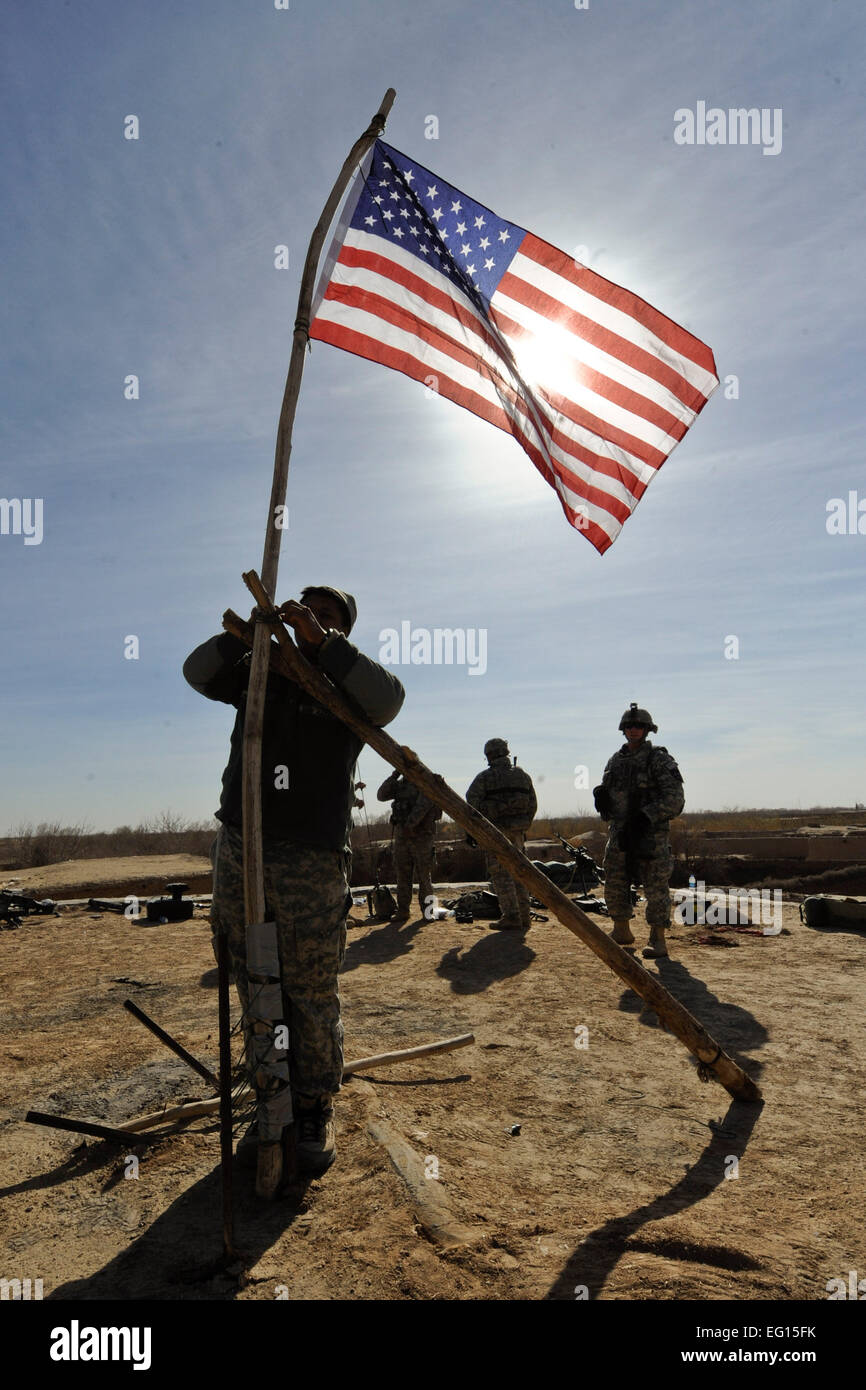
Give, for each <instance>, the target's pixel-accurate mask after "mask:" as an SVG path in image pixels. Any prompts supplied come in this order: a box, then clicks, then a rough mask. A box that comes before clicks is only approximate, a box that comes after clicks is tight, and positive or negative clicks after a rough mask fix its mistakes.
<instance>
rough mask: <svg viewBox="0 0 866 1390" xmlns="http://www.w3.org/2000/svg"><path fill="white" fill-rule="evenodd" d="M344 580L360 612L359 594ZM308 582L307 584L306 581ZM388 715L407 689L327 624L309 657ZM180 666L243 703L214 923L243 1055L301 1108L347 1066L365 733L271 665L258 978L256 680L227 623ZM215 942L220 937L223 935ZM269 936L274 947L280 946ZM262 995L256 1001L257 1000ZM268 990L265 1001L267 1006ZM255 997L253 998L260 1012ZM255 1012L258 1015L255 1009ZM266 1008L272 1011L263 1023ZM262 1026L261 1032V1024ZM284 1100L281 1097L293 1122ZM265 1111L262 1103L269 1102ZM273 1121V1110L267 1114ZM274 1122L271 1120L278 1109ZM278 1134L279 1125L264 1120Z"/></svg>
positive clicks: (377, 713) (268, 1091) (207, 688)
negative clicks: (248, 903) (251, 879)
mask: <svg viewBox="0 0 866 1390" xmlns="http://www.w3.org/2000/svg"><path fill="white" fill-rule="evenodd" d="M324 591H325V592H326V593H331V594H336V595H337V596H338V597H339V599H340V601H341V604H342V606H343V607H344V608H345V610H346V615H347V628H348V629H350V628H351V626H352V623H353V622H354V618H355V601H354V599H353V598H352V596H351V595H346V594H343V593H342V592H341V591H339V590H331V589H330V588H328V587H327V586H324ZM308 592H310V591H309V590H305V591H304V594H303V595H302V600H303V599H304V597H305V595H306V594H307V593H308ZM310 659H311V660H313V661H314V664H316V665H318V666H319V667H320V668H321V670H322V671H323V672H324V673H325V675H326V676H328V677H329V678H330V679H331V681H332V682H333V683H334V684H335V685H336V686H338V687H340V688H341V689H342V690H343V691H345V693H346V694H347V695H349V696H350V697H351V698H352V699H353V700H354V702H355V704H356V705H358V706H359V707H360V709H361V710H362V711H363V713H364V714H365V715H366V716H367V718H368V719H369V720H370V721H371V722H372V723H374V724H376V725H379V726H380V727H381V726H383V725H385V724H388V723H390V721H391V720H392V719H393V718H394V717H395V715H396V714H397V712H398V711H399V709H400V707H401V705H402V703H403V699H404V691H403V687H402V685H401V684H400V682H399V681H398V680H397V678H396V677H395V676H393V675H392V674H391V673H390V672H389V671H386V670H385V669H384V668H383V667H381V666H378V665H377V664H376V663H375V662H373V661H371V660H370V658H369V657H366V656H364V655H363V654H362V653H361V652H359V651H358V649H357V647H354V646H353V645H352V643H351V642H349V640H348V638H347V636H346V633H345V632H341V631H338V630H337V629H336V628H332V629H330V630H329V632H328V634H327V636H326V638H325V640H324V641H323V642H322V643H321V645H320V646H319V647H318V648H317V649H316V651H315V653H314V655H313V656H312V657H311V658H310ZM184 676H185V678H186V679H187V681H188V682H189V684H190V685H191V686H192V687H193V689H195V690H197V691H199V693H200V694H202V695H205V696H206V697H207V698H208V699H212V700H220V701H222V702H223V703H225V704H231V705H234V706H235V707H236V709H237V715H236V718H235V725H234V729H233V732H232V739H231V750H230V755H229V762H228V765H227V767H226V769H225V772H224V774H223V791H222V799H221V802H220V809H219V810H218V812H217V817H218V819H219V820H220V821H221V822H222V824H221V827H220V830H219V833H218V835H217V839H216V841H215V843H214V845H213V848H212V851H211V856H212V862H213V867H214V889H213V907H212V913H211V925H212V928H213V930H214V932H215V933H216V932H217V931H218V930H221V929H223V930H225V932H226V937H227V942H228V949H229V959H230V966H231V970H232V974H233V977H234V979H235V981H236V983H237V988H238V994H239V996H240V1000H241V1004H242V1006H243V1008H244V1011H245V1037H246V1041H247V1058H248V1062H249V1064H250V1070H251V1072H252V1073H253V1076H252V1077H251V1080H254V1081H255V1084H256V1086H257V1090H258V1096H259V1100H260V1101H261V1099H262V1096H263V1095H265V1096H268V1097H272V1096H273V1095H274V1094H275V1088H276V1082H277V1078H286V1077H287V1073H288V1079H290V1080H291V1089H290V1090H289V1089H288V1088H287V1086H286V1080H285V1079H283V1080H281V1083H280V1084H281V1088H282V1089H281V1092H280V1095H281V1094H282V1091H285V1092H286V1097H285V1098H286V1101H288V1100H289V1098H290V1097H291V1095H292V1094H294V1096H295V1097H297V1098H299V1099H300V1101H301V1106H302V1108H304V1107H306V1106H307V1105H309V1104H310V1103H312V1104H321V1105H323V1106H324V1105H326V1104H328V1103H329V1102H330V1097H331V1096H332V1095H333V1094H334V1093H335V1092H336V1091H338V1090H339V1088H340V1082H341V1078H342V1072H343V1057H342V1041H343V1029H342V1024H341V1022H340V997H339V992H338V988H337V973H338V971H339V969H340V965H341V963H342V960H343V953H344V951H345V945H346V917H347V914H348V911H349V907H350V905H351V894H350V892H349V889H348V879H349V867H350V864H351V854H350V851H349V831H350V828H351V809H352V805H353V803H354V790H353V783H354V767H355V762H356V759H357V756H358V753H359V751H360V749H361V748H362V747H363V741H362V740H361V739H360V738H359V737H358V736H357V735H356V734H354V733H353V732H352V731H351V730H350V729H349V728H348V727H347V726H346V725H345V724H343V723H342V721H341V720H339V719H337V718H336V717H335V716H334V715H332V714H331V713H330V711H328V710H327V709H325V708H324V707H323V706H322V705H320V704H319V703H318V701H316V700H315V699H313V698H312V697H311V696H310V695H308V694H307V693H306V692H305V691H304V690H303V688H302V687H301V686H299V685H297V684H296V683H295V682H294V681H292V680H290V679H288V678H287V677H284V676H282V675H281V674H279V673H277V672H274V671H271V672H270V673H269V674H268V680H267V688H266V699H265V712H264V729H263V735H262V831H263V835H262V854H263V861H264V888H265V902H266V915H267V918H268V920H269V921H272V922H274V923H275V932H274V931H272V932H271V933H270V938H269V939H270V942H271V943H274V938H275V947H276V956H277V960H275V961H274V962H273V964H274V969H273V970H268V971H267V972H266V973H265V976H260V978H269V979H273V981H274V983H273V984H272V985H264V986H261V985H259V984H257V983H252V984H251V981H250V978H249V976H250V975H256V974H257V972H256V971H255V970H253V968H252V967H250V968H249V970H248V967H247V957H248V954H249V952H250V949H251V945H250V941H251V938H250V934H251V933H255V932H256V931H257V930H258V924H253V925H250V924H249V923H246V921H245V918H246V913H245V905H244V891H243V859H242V844H243V839H242V827H241V809H242V762H243V759H242V744H243V729H244V717H245V710H246V696H247V685H248V681H249V649H248V648H247V647H246V646H245V644H244V643H242V642H240V641H239V640H238V639H237V638H235V637H232V636H231V635H230V634H228V633H221V634H219V635H218V636H217V637H212V638H210V639H209V640H208V641H206V642H204V643H202V645H201V646H200V647H197V648H196V650H195V651H194V652H193V653H192V654H191V655H190V656H189V657H188V658H187V660H186V662H185V664H184ZM214 944H216V943H214ZM272 950H273V947H272ZM257 998H258V1000H259V1003H258V1005H257V1004H256V1000H257ZM265 1003H267V1007H265ZM280 1007H282V1022H284V1023H285V1024H287V1025H288V1029H289V1063H288V1068H287V1066H286V1060H285V1059H286V1054H285V1052H282V1054H281V1056H280V1054H279V1052H278V1049H277V1046H276V1044H275V1042H274V1036H275V1029H276V1027H277V1026H278V1025H279V1022H280V1019H279V1013H280ZM257 1009H258V1012H257ZM250 1013H251V1014H252V1015H253V1017H254V1018H256V1019H258V1020H259V1021H258V1022H256V1024H255V1026H254V1027H253V1025H252V1023H251V1020H250V1018H249V1017H248V1015H249V1014H250ZM262 1020H264V1021H265V1022H264V1024H263V1023H262ZM254 1033H255V1034H257V1037H256V1040H255V1041H254V1040H253V1035H254ZM287 1111H288V1106H287V1105H276V1106H275V1108H274V1114H275V1115H276V1114H277V1112H279V1114H280V1115H282V1116H285V1122H286V1123H288V1121H289V1119H290V1118H291V1113H290V1111H288V1114H287ZM259 1113H260V1116H261V1113H262V1112H261V1108H260V1112H259ZM269 1123H270V1122H269ZM275 1123H276V1121H275ZM261 1137H262V1138H264V1139H266V1140H268V1141H270V1140H271V1139H273V1138H274V1137H275V1136H273V1135H271V1134H270V1133H267V1134H264V1133H262V1134H261Z"/></svg>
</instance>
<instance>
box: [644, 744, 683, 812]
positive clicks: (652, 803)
mask: <svg viewBox="0 0 866 1390" xmlns="http://www.w3.org/2000/svg"><path fill="white" fill-rule="evenodd" d="M651 774H652V776H651V780H652V784H653V790H654V792H655V795H654V796H653V797H652V798H651V800H649V801H647V802H646V803H645V804H644V805H643V807H642V808H641V809H642V811H643V813H644V815H645V816H647V817H648V819H649V820H650V821H651V822H652V824H653V825H657V824H658V823H659V822H660V821H668V820H673V818H674V816H678V815H679V814H680V812H681V811H682V809H683V806H684V805H685V794H684V792H683V779H682V776H681V774H680V770H679V768H678V767H677V765H676V763H675V762H674V759H673V758H672V757H671V755H670V753H667V752H664V751H662V750H661V749H659V750H658V752H656V753H654V755H653V761H652V769H651Z"/></svg>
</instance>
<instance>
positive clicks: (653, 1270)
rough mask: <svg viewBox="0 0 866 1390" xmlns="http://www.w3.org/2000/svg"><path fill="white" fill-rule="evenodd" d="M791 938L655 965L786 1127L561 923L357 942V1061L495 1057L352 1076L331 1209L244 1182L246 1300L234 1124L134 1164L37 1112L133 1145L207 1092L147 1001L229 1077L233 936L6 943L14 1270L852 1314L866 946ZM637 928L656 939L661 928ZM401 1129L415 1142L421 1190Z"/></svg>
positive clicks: (101, 1291) (107, 919) (106, 927)
mask: <svg viewBox="0 0 866 1390" xmlns="http://www.w3.org/2000/svg"><path fill="white" fill-rule="evenodd" d="M162 881H164V879H163V880H162ZM101 891H102V892H103V893H105V894H106V895H107V894H108V892H109V886H105V885H104V886H103V888H102V890H101ZM113 891H115V892H119V891H121V890H119V889H117V888H115V889H114V890H113ZM356 911H357V912H360V909H356ZM599 920H601V921H604V920H605V919H599ZM784 924H785V928H786V931H785V933H784V934H783V935H781V936H776V937H761V936H756V935H751V934H748V933H745V932H730V931H728V932H726V933H725V934H724V936H725V940H726V942H728V943H730V944H726V945H708V944H700V942H699V938H700V937H701V936H702V935H703V936H706V929H705V928H689V927H682V926H681V927H677V928H675V929H674V930H673V932H672V933H671V959H670V960H669V961H661V962H648V963H647V968H648V969H649V970H651V971H657V973H658V974H659V976H660V977H661V979H662V981H663V982H664V983H665V985H666V986H667V987H668V988H669V989H670V990H671V991H672V992H673V993H674V994H675V995H677V997H678V998H679V999H680V1000H682V1002H683V1003H684V1004H685V1005H686V1007H687V1008H689V1009H690V1010H691V1011H692V1012H693V1013H694V1014H695V1015H696V1016H697V1017H698V1018H699V1019H700V1020H701V1022H702V1023H703V1024H704V1025H705V1026H706V1027H707V1028H708V1029H709V1031H710V1032H711V1033H712V1034H713V1036H714V1037H715V1038H716V1039H717V1041H718V1042H720V1043H721V1044H722V1045H723V1046H724V1047H725V1048H726V1049H727V1050H728V1051H729V1052H730V1053H731V1054H732V1055H733V1056H734V1057H735V1058H736V1060H737V1061H739V1062H740V1063H741V1065H743V1066H744V1067H745V1068H746V1069H747V1071H748V1072H749V1073H750V1074H751V1075H752V1076H753V1077H754V1078H755V1079H756V1080H757V1081H758V1083H759V1085H760V1086H761V1087H762V1089H763V1093H764V1104H763V1105H744V1104H741V1103H736V1102H732V1101H731V1100H730V1098H729V1097H728V1095H727V1093H726V1092H725V1091H724V1090H723V1089H722V1088H721V1087H720V1086H718V1085H717V1084H716V1083H714V1082H713V1083H710V1084H702V1082H701V1081H700V1079H699V1077H698V1075H697V1071H696V1067H695V1064H694V1062H693V1060H692V1059H691V1057H690V1056H689V1054H688V1053H687V1052H686V1051H685V1050H684V1049H683V1048H682V1046H681V1045H680V1044H679V1043H678V1042H677V1040H676V1039H675V1038H673V1037H672V1036H671V1035H670V1034H668V1033H666V1032H665V1031H663V1030H662V1029H661V1028H660V1027H659V1025H658V1023H657V1020H656V1019H655V1015H654V1014H652V1013H651V1012H650V1011H649V1010H648V1009H646V1008H645V1007H644V1006H643V1005H642V1003H641V1001H640V1000H639V999H638V997H637V996H636V995H635V994H633V993H632V992H631V991H628V990H625V989H624V987H623V985H622V983H621V982H620V981H619V980H618V979H616V977H615V976H613V975H612V974H611V973H610V971H609V970H607V969H606V968H605V967H604V966H603V965H602V964H601V962H600V961H598V960H597V959H596V958H595V957H594V956H593V955H592V954H591V953H590V952H589V951H588V950H587V949H586V947H584V946H583V945H581V943H580V942H579V941H577V940H576V939H575V938H574V937H573V936H572V935H571V934H570V933H569V932H567V931H566V930H565V929H564V928H563V927H561V926H560V925H559V924H558V923H557V922H556V921H555V920H550V921H548V922H546V923H536V924H534V925H533V927H532V929H531V931H530V932H529V933H528V935H527V936H526V937H525V938H524V937H522V936H521V935H520V934H519V933H516V934H515V933H499V932H496V931H495V930H491V929H490V928H489V927H488V926H487V924H485V923H483V922H476V923H472V924H466V925H460V924H458V923H456V922H454V921H453V920H448V921H443V922H434V923H430V922H424V921H423V920H413V921H411V922H410V923H409V924H408V925H407V926H405V927H403V928H401V929H396V928H393V927H391V926H390V925H385V926H375V925H368V926H360V927H353V928H351V929H350V931H349V942H348V949H347V954H346V961H345V968H344V972H343V976H342V986H341V987H342V992H343V999H344V1021H345V1027H346V1057H347V1059H352V1058H356V1057H359V1056H365V1055H368V1054H370V1053H373V1052H380V1051H383V1050H387V1049H389V1048H399V1047H410V1046H414V1045H417V1044H419V1043H423V1042H428V1041H432V1040H434V1039H436V1038H443V1037H448V1036H451V1035H454V1034H458V1033H463V1032H467V1031H472V1032H474V1034H475V1038H476V1041H475V1043H474V1045H472V1046H470V1047H467V1048H465V1049H462V1050H460V1051H457V1052H453V1053H449V1054H443V1055H440V1056H438V1057H432V1058H425V1059H420V1060H416V1061H414V1062H411V1063H403V1064H401V1065H399V1066H394V1067H391V1068H388V1069H385V1068H382V1069H380V1070H378V1071H374V1072H372V1073H367V1074H366V1079H365V1080H361V1079H359V1078H356V1079H353V1080H351V1081H349V1082H347V1083H346V1084H345V1086H344V1088H343V1091H342V1092H341V1095H340V1097H339V1099H338V1102H337V1144H338V1156H337V1163H336V1164H335V1166H334V1167H333V1168H332V1169H331V1171H330V1172H329V1173H328V1174H326V1175H325V1176H324V1177H323V1178H321V1179H318V1180H316V1181H314V1182H312V1183H311V1184H310V1185H309V1186H307V1187H306V1188H305V1189H303V1188H301V1187H295V1188H293V1189H291V1191H290V1193H289V1194H288V1195H287V1196H286V1197H284V1198H283V1199H281V1200H280V1201H278V1202H275V1203H273V1204H269V1205H263V1204H261V1203H259V1202H257V1201H256V1199H255V1197H254V1195H253V1193H252V1176H251V1175H249V1174H248V1173H246V1172H244V1171H241V1170H239V1169H238V1168H237V1167H236V1169H235V1175H236V1182H235V1187H236V1240H237V1244H238V1245H239V1246H240V1247H241V1249H242V1250H243V1251H244V1252H245V1254H246V1256H247V1259H248V1265H249V1270H250V1273H249V1277H248V1278H247V1279H246V1281H239V1280H238V1279H237V1278H236V1277H234V1276H232V1275H231V1274H226V1273H224V1272H220V1273H214V1262H215V1261H216V1260H217V1258H218V1256H219V1255H220V1251H221V1207H220V1203H221V1198H220V1175H219V1144H218V1129H217V1125H216V1121H215V1119H214V1118H210V1117H206V1118H200V1119H198V1120H195V1121H193V1122H191V1123H190V1124H189V1126H188V1128H187V1129H186V1131H185V1132H183V1133H179V1134H175V1135H172V1136H169V1137H165V1138H163V1139H161V1140H159V1141H158V1142H157V1143H156V1144H154V1145H147V1146H146V1145H144V1144H141V1143H130V1144H129V1145H128V1146H118V1147H115V1146H112V1145H111V1144H107V1143H104V1142H103V1141H101V1140H98V1139H87V1140H84V1141H82V1139H81V1137H80V1136H76V1135H73V1134H68V1133H62V1132H60V1131H56V1130H51V1129H45V1128H39V1127H36V1126H34V1125H30V1124H26V1123H24V1122H23V1116H24V1114H25V1112H26V1111H27V1110H28V1108H33V1109H39V1110H45V1111H51V1112H60V1113H64V1114H67V1115H73V1116H76V1117H79V1118H83V1119H92V1120H97V1121H100V1120H101V1121H102V1122H103V1123H108V1124H120V1123H123V1122H124V1121H125V1120H127V1119H131V1118H133V1117H135V1116H137V1115H140V1114H143V1113H145V1112H147V1111H150V1110H154V1109H157V1108H159V1107H160V1106H161V1105H162V1104H163V1103H170V1104H174V1103H178V1102H180V1101H183V1100H187V1099H193V1098H198V1097H203V1096H205V1095H207V1094H208V1089H207V1085H206V1083H204V1082H201V1081H199V1080H198V1078H197V1077H196V1076H195V1075H194V1074H193V1073H192V1072H191V1071H189V1070H188V1069H187V1067H186V1066H185V1065H184V1064H183V1063H182V1062H181V1061H180V1060H178V1059H177V1058H175V1057H174V1056H173V1055H172V1054H171V1053H169V1052H168V1051H167V1050H166V1049H165V1048H164V1047H163V1046H162V1045H161V1044H160V1043H159V1042H158V1041H157V1040H156V1038H154V1037H153V1036H152V1035H151V1034H150V1033H149V1032H147V1031H146V1030H145V1029H144V1028H143V1027H142V1026H141V1025H140V1024H139V1023H138V1022H136V1021H135V1020H134V1019H133V1018H132V1017H131V1016H130V1015H129V1014H127V1013H126V1012H125V1011H124V1010H123V1008H122V1007H121V1006H122V1002H123V1000H124V999H126V998H127V997H129V998H132V999H133V1000H134V1001H135V1002H136V1003H137V1004H139V1005H140V1007H141V1008H143V1009H145V1010H146V1011H147V1012H148V1013H149V1014H151V1015H152V1016H153V1017H154V1018H155V1019H156V1020H157V1021H158V1022H159V1023H161V1024H163V1025H164V1026H165V1027H166V1028H167V1029H168V1030H169V1031H171V1032H172V1033H174V1034H175V1036H176V1037H177V1038H178V1039H179V1040H180V1041H181V1042H182V1043H183V1044H184V1045H185V1046H186V1047H187V1048H189V1049H190V1050H191V1051H192V1052H193V1053H194V1054H195V1055H196V1056H198V1057H199V1058H200V1059H201V1060H202V1061H204V1062H205V1063H207V1064H208V1065H209V1066H211V1067H213V1068H214V1069H216V1066H217V1008H216V971H215V969H214V962H213V956H212V953H211V946H210V932H209V927H208V922H207V917H206V914H205V913H204V912H203V911H201V910H198V911H197V912H196V916H195V919H194V920H193V921H190V922H183V923H178V924H164V925H156V926H144V925H139V924H137V923H133V922H130V921H127V920H126V919H125V918H124V917H122V916H118V915H114V914H111V913H101V914H100V913H93V912H91V911H89V910H88V909H80V908H76V909H69V910H67V911H65V912H64V913H63V914H62V915H61V916H58V917H46V918H31V919H25V920H24V921H23V923H22V925H21V927H20V928H19V929H18V930H17V931H2V932H0V971H2V978H3V981H4V984H3V992H2V1001H0V1024H2V1035H0V1069H2V1075H3V1077H4V1079H5V1082H6V1085H5V1090H6V1108H5V1110H4V1112H3V1118H2V1122H0V1130H2V1146H0V1147H2V1166H0V1184H2V1187H0V1195H2V1196H3V1197H4V1198H5V1200H4V1201H3V1204H2V1208H0V1212H2V1215H0V1222H2V1225H0V1249H2V1255H0V1262H2V1267H0V1275H2V1276H3V1277H5V1278H13V1277H17V1278H31V1279H36V1278H41V1279H42V1280H43V1288H44V1297H45V1298H74V1299H116V1298H121V1299H141V1298H156V1299H218V1300H232V1299H242V1300H246V1299H268V1300H270V1299H275V1298H284V1297H288V1298H291V1299H356V1300H357V1299H386V1300H410V1299H418V1300H426V1299H480V1300H502V1299H530V1300H543V1299H560V1300H566V1299H568V1300H572V1299H575V1298H580V1297H589V1298H600V1299H650V1298H652V1299H716V1298H719V1299H750V1298H756V1299H767V1300H791V1299H806V1300H821V1299H826V1297H827V1282H828V1280H830V1279H834V1278H844V1279H847V1277H848V1272H849V1271H850V1270H859V1271H860V1272H861V1276H862V1274H866V1236H864V1231H863V1223H862V1210H863V1193H864V1182H863V1164H862V1134H863V1127H864V1125H863V1122H864V1109H866V1102H864V1092H863V1086H862V1077H863V1073H864V1063H866V1036H864V1031H863V1027H862V1021H863V1015H864V1002H866V975H864V963H866V937H864V936H863V935H862V934H858V933H856V932H850V933H849V932H841V931H840V932H832V933H829V932H828V933H821V932H816V931H811V930H809V929H808V928H807V927H805V926H804V925H801V923H800V921H799V916H798V912H797V908H796V906H792V905H787V904H786V906H785V909H784ZM635 930H636V934H637V936H638V939H639V942H640V943H641V944H642V943H643V941H644V940H645V939H646V926H645V924H644V921H643V913H642V908H639V909H638V917H637V921H636V927H635ZM576 1029H585V1030H587V1031H586V1034H585V1035H584V1034H582V1033H580V1032H578V1033H576V1032H575V1030H576ZM583 1041H585V1042H586V1044H587V1045H586V1046H585V1047H584V1046H576V1045H575V1043H576V1042H578V1043H580V1042H583ZM515 1126H519V1131H517V1132H513V1131H514V1127H515ZM385 1133H388V1134H390V1135H391V1138H392V1139H393V1138H394V1137H395V1136H396V1138H397V1139H398V1140H399V1139H400V1138H402V1140H404V1141H406V1143H407V1144H408V1145H409V1146H411V1149H412V1150H414V1152H415V1155H416V1156H417V1165H418V1166H419V1167H420V1171H421V1172H422V1175H423V1176H422V1182H421V1183H420V1188H421V1189H422V1190H421V1191H420V1192H419V1191H417V1190H416V1191H415V1192H413V1191H412V1190H411V1188H410V1186H408V1185H407V1183H406V1182H405V1181H404V1178H403V1177H401V1176H400V1174H399V1173H398V1171H397V1170H396V1169H395V1167H394V1165H393V1164H392V1162H391V1159H390V1158H389V1154H388V1152H387V1150H386V1147H385V1146H384V1145H383V1138H382V1136H383V1134H385ZM404 1153H405V1148H404ZM132 1158H137V1159H138V1164H137V1176H131V1174H132V1173H133V1172H134V1170H135V1168H136V1165H135V1164H134V1163H133V1162H132V1161H131V1159H132ZM425 1176H426V1184H425V1181H424V1177H425ZM425 1190H429V1193H430V1201H429V1202H427V1201H425ZM428 1208H432V1210H433V1218H436V1217H437V1212H438V1218H440V1219H441V1220H442V1221H443V1222H444V1224H445V1227H446V1228H447V1227H448V1226H449V1224H450V1225H451V1226H452V1227H453V1229H454V1231H455V1232H456V1236H455V1240H454V1242H453V1243H452V1244H451V1245H450V1247H449V1245H448V1242H447V1241H446V1242H445V1243H443V1242H442V1239H441V1231H440V1232H439V1238H437V1233H436V1229H435V1227H436V1220H435V1219H433V1218H431V1212H430V1210H429V1209H428Z"/></svg>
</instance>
